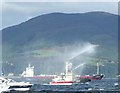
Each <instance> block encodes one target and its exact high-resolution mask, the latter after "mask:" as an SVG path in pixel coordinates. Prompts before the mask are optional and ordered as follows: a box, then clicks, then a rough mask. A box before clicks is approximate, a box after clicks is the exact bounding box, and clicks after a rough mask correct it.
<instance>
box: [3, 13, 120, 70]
mask: <svg viewBox="0 0 120 93" xmlns="http://www.w3.org/2000/svg"><path fill="white" fill-rule="evenodd" d="M117 20H118V16H117V15H113V14H110V13H106V12H88V13H78V14H64V13H50V14H45V15H41V16H37V17H35V18H32V19H30V20H28V21H26V22H23V23H21V24H18V25H15V26H11V27H8V28H5V29H3V30H2V36H3V38H2V40H3V61H4V63H6V61H8V62H7V66H8V65H9V64H14V66H15V65H17V64H16V62H15V61H17V63H20V61H23V63H26V60H25V59H26V57H27V56H32V57H33V58H31V59H30V60H31V61H30V60H29V62H30V63H32V61H35V60H36V62H38V60H41V61H42V60H43V59H44V58H46V57H47V59H50V58H51V57H53V56H54V57H56V55H57V54H59V53H60V50H62V49H63V48H61V47H63V46H71V45H73V44H76V43H78V44H79V43H81V42H82V43H83V42H90V43H92V44H97V45H99V46H100V48H99V50H98V53H97V55H96V56H99V57H105V58H108V59H110V60H115V61H116V60H117V44H118V38H117V37H118V22H117ZM63 50H64V49H63ZM36 56H37V58H36ZM33 59H34V60H33ZM47 61H48V60H47ZM27 62H28V59H27ZM48 62H49V61H48ZM8 63H9V64H8ZM21 64H22V63H21ZM26 64H27V63H26ZM4 66H5V67H6V64H4ZM11 66H13V65H11ZM51 68H52V66H51Z"/></svg>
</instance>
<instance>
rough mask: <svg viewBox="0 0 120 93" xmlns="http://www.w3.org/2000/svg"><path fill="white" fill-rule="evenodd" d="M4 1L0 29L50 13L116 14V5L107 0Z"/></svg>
mask: <svg viewBox="0 0 120 93" xmlns="http://www.w3.org/2000/svg"><path fill="white" fill-rule="evenodd" d="M4 1H6V2H2V15H0V16H1V17H2V19H3V20H2V27H0V29H3V28H5V27H9V26H12V25H16V24H20V23H21V22H25V21H27V20H28V19H30V18H33V17H35V16H39V15H42V14H47V13H52V12H62V13H84V12H91V11H105V12H109V13H113V14H117V13H118V3H117V2H107V1H108V0H106V2H87V1H88V0H84V1H86V2H22V0H20V2H18V1H19V0H4ZM7 1H9V2H7ZM10 1H12V2H10ZM13 1H17V2H13ZM24 1H25V0H24ZM28 1H33V0H28ZM36 1H37V0H36ZM41 1H43V0H41ZM44 1H48V0H44ZM49 1H50V0H49ZM54 1H55V0H54ZM62 1H65V0H62ZM74 1H78V0H74ZM91 1H96V0H91ZM101 1H102V0H101ZM112 1H114V0H112ZM0 21H1V20H0Z"/></svg>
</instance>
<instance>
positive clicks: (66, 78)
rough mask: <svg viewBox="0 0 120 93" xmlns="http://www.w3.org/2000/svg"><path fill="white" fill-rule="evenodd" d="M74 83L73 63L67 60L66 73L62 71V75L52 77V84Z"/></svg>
mask: <svg viewBox="0 0 120 93" xmlns="http://www.w3.org/2000/svg"><path fill="white" fill-rule="evenodd" d="M73 83H74V81H73V75H72V63H68V62H66V71H65V73H61V75H60V76H56V78H54V79H52V82H50V85H72V84H73Z"/></svg>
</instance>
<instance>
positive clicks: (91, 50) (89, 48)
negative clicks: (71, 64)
mask: <svg viewBox="0 0 120 93" xmlns="http://www.w3.org/2000/svg"><path fill="white" fill-rule="evenodd" d="M97 46H98V45H93V44H87V45H86V46H85V47H84V48H82V49H81V50H79V51H77V52H75V53H74V55H73V56H72V57H71V58H69V60H72V59H74V58H75V57H77V56H79V55H82V54H84V53H88V54H89V53H90V54H91V53H94V52H95V48H96V47H97Z"/></svg>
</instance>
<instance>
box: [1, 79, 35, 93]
mask: <svg viewBox="0 0 120 93" xmlns="http://www.w3.org/2000/svg"><path fill="white" fill-rule="evenodd" d="M32 86H33V84H31V83H29V82H16V81H14V80H12V79H8V78H4V77H0V92H4V91H28V90H30V89H31V87H32Z"/></svg>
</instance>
